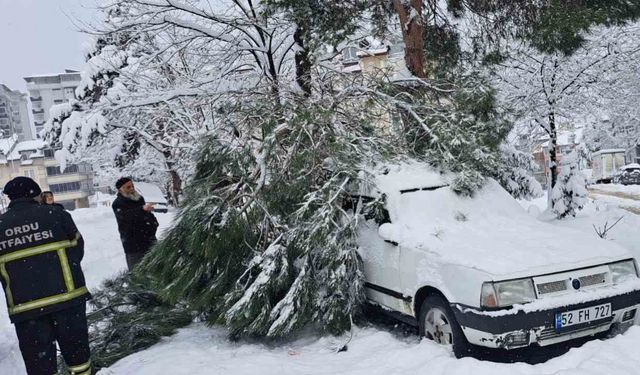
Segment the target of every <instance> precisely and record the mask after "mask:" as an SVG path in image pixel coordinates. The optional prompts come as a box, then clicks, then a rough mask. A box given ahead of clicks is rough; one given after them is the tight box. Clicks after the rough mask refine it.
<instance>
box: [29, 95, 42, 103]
mask: <svg viewBox="0 0 640 375" xmlns="http://www.w3.org/2000/svg"><path fill="white" fill-rule="evenodd" d="M29 100H31V101H32V102H41V101H42V96H38V97H37V98H34V97H33V96H31V97H29Z"/></svg>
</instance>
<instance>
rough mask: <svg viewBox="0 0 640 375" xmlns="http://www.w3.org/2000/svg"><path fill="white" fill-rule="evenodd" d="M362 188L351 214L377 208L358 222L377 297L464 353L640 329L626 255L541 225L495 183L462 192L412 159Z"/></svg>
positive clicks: (639, 298)
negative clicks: (468, 193) (636, 325)
mask: <svg viewBox="0 0 640 375" xmlns="http://www.w3.org/2000/svg"><path fill="white" fill-rule="evenodd" d="M356 190H357V193H355V192H352V193H351V197H352V203H354V202H358V203H357V204H351V205H350V207H363V204H362V203H361V202H370V204H367V205H364V207H365V212H363V214H364V219H363V220H362V221H361V222H360V224H359V227H358V243H359V249H358V255H359V256H360V257H361V260H362V262H363V267H364V275H365V281H366V284H365V286H366V292H367V297H368V299H369V300H370V301H371V302H373V303H375V304H378V305H381V306H382V307H383V309H385V310H390V312H392V313H393V314H394V315H396V316H398V317H400V318H402V319H403V320H405V321H411V322H413V323H414V324H416V325H417V326H418V328H419V331H420V333H421V334H422V335H424V336H426V337H428V338H430V339H433V340H435V341H436V342H438V343H442V344H447V345H452V347H453V351H454V353H455V355H456V356H463V355H465V354H466V353H467V352H468V350H469V349H470V348H471V346H470V344H473V345H478V346H484V347H491V348H506V349H513V348H518V347H525V346H529V345H541V346H545V345H549V344H554V343H558V342H562V341H567V340H570V339H574V338H578V337H584V336H589V335H595V334H597V333H601V332H605V331H608V330H611V329H612V328H615V327H617V328H620V330H624V329H626V328H628V327H629V326H631V325H633V324H634V323H638V322H639V319H638V317H637V315H638V314H637V311H638V308H639V307H640V279H639V276H638V265H637V262H636V260H635V259H633V257H632V255H631V254H630V253H629V252H628V251H627V250H625V249H624V248H622V247H620V246H618V245H616V244H614V243H612V242H610V241H606V240H602V239H600V238H598V237H597V236H596V235H595V234H594V235H593V236H585V234H584V233H582V232H577V231H574V230H571V229H568V228H562V227H557V226H553V225H551V224H548V223H544V222H541V221H539V220H536V219H535V218H533V217H531V216H530V215H528V214H527V213H526V212H524V210H523V209H522V208H521V207H520V205H519V204H518V203H517V202H516V201H515V200H514V199H513V198H512V197H511V196H510V195H509V194H508V193H507V192H506V191H505V190H504V189H503V188H502V187H501V186H499V184H498V183H497V182H495V181H493V180H490V181H489V182H488V183H487V184H486V186H485V187H484V188H482V189H481V190H480V191H478V192H477V193H475V194H474V196H473V197H464V196H460V195H457V194H456V193H454V192H453V191H452V190H451V188H450V187H449V181H448V178H447V176H446V175H443V174H440V173H438V172H436V171H433V170H432V169H430V168H429V167H428V166H425V165H424V164H420V163H416V162H414V163H407V164H403V165H397V166H387V167H386V168H385V169H384V172H381V173H378V174H376V175H375V178H374V182H373V183H372V184H371V186H369V187H366V188H359V189H356ZM371 202H373V203H371ZM368 207H376V208H375V210H372V209H370V208H368ZM367 209H368V210H369V212H367V211H366V210H367Z"/></svg>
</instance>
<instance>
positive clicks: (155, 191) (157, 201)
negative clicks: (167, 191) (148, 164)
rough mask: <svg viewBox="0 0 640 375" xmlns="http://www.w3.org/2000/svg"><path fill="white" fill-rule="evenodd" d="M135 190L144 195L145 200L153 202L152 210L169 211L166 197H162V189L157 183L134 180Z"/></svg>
mask: <svg viewBox="0 0 640 375" xmlns="http://www.w3.org/2000/svg"><path fill="white" fill-rule="evenodd" d="M135 187H136V190H137V191H138V192H139V193H140V195H142V197H144V200H145V202H147V203H153V204H154V205H155V206H154V207H153V211H154V212H159V213H166V212H167V211H169V205H168V203H167V198H165V197H164V194H163V193H162V190H160V188H159V187H158V186H157V185H154V184H150V183H148V182H136V183H135Z"/></svg>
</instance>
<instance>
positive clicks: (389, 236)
mask: <svg viewBox="0 0 640 375" xmlns="http://www.w3.org/2000/svg"><path fill="white" fill-rule="evenodd" d="M378 236H380V238H382V239H383V240H384V241H385V242H388V243H390V244H393V245H396V246H398V243H399V242H400V239H401V238H402V235H401V227H400V226H399V225H397V224H392V223H384V224H382V225H380V227H379V228H378Z"/></svg>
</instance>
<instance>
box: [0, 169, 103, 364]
mask: <svg viewBox="0 0 640 375" xmlns="http://www.w3.org/2000/svg"><path fill="white" fill-rule="evenodd" d="M4 193H5V194H6V195H7V196H8V197H9V199H10V200H11V203H9V208H8V210H7V212H5V213H4V214H2V215H0V233H1V235H0V280H1V281H2V286H3V289H4V292H5V297H6V301H7V308H8V311H9V318H10V319H11V322H12V323H13V324H14V325H15V329H16V334H17V336H18V342H19V345H20V351H21V352H22V358H23V359H24V363H25V366H26V369H27V373H28V374H29V375H51V374H55V373H57V371H58V365H57V353H56V342H57V343H58V346H59V347H60V351H61V352H62V356H63V358H64V361H65V362H66V364H67V367H68V368H69V370H70V372H71V374H75V375H80V374H81V375H89V374H91V361H90V351H89V337H88V329H87V318H86V315H85V311H86V310H85V308H86V300H87V299H88V298H90V295H89V291H88V290H87V287H86V285H85V280H84V274H83V273H82V268H81V267H80V261H81V260H82V257H83V255H84V241H83V239H82V236H81V235H80V232H78V228H76V225H75V223H74V222H73V219H72V218H71V215H69V213H68V212H66V211H65V210H63V209H61V208H59V207H57V206H47V205H40V204H38V202H36V201H35V199H34V198H35V197H37V196H38V194H40V187H39V186H38V184H37V183H36V182H35V181H33V180H32V179H30V178H28V177H16V178H14V179H13V180H11V181H9V182H8V183H7V184H6V185H5V187H4Z"/></svg>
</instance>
